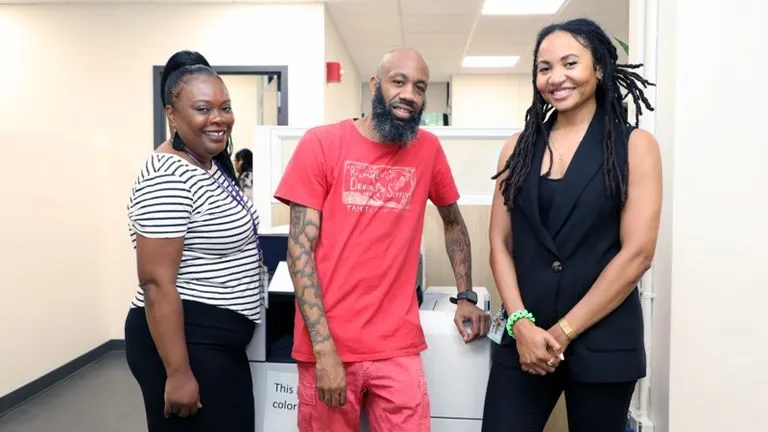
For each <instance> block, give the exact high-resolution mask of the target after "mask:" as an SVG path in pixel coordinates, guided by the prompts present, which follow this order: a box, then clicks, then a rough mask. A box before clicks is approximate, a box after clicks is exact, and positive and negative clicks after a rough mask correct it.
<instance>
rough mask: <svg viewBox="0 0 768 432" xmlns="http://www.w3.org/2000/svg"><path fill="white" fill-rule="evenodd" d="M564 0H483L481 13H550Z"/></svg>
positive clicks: (555, 11)
mask: <svg viewBox="0 0 768 432" xmlns="http://www.w3.org/2000/svg"><path fill="white" fill-rule="evenodd" d="M563 3H565V0H485V4H483V11H482V14H483V15H552V14H555V13H557V11H559V10H560V7H561V6H563Z"/></svg>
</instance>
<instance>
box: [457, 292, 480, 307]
mask: <svg viewBox="0 0 768 432" xmlns="http://www.w3.org/2000/svg"><path fill="white" fill-rule="evenodd" d="M459 300H466V301H468V302H470V303H472V304H474V305H476V304H477V293H476V292H474V291H472V290H466V291H462V292H460V293H458V294H457V295H456V297H451V303H453V304H458V303H459Z"/></svg>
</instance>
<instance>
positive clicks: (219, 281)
mask: <svg viewBox="0 0 768 432" xmlns="http://www.w3.org/2000/svg"><path fill="white" fill-rule="evenodd" d="M195 54H196V53H195ZM197 55H198V56H199V54H197ZM192 57H194V56H192ZM189 60H190V56H189V55H187V54H177V55H175V56H173V57H171V59H170V60H169V61H168V64H167V65H166V72H167V82H164V83H163V88H164V89H165V94H164V95H163V97H164V101H165V102H166V103H167V105H166V107H165V111H166V115H167V116H168V121H169V123H170V125H171V127H172V132H173V134H172V136H173V137H172V138H171V139H170V140H168V141H166V142H164V143H163V144H162V145H160V146H159V147H158V148H157V150H156V151H155V152H154V153H152V154H151V155H150V156H149V158H148V160H147V162H146V164H145V166H144V168H143V169H142V170H141V172H140V174H139V175H138V178H137V179H136V182H135V184H134V187H133V190H132V193H131V196H130V200H129V205H128V218H129V220H130V225H129V228H130V234H131V238H132V241H133V244H134V247H135V249H136V263H137V272H138V279H139V289H138V292H137V293H136V295H135V297H134V298H133V301H132V304H131V308H130V311H129V312H128V316H127V318H126V322H125V348H126V357H127V360H128V366H129V367H130V370H131V373H132V374H133V376H134V377H135V378H136V381H137V382H138V384H139V386H140V387H141V393H142V395H143V398H144V407H145V411H146V417H147V425H148V429H149V431H150V432H165V431H184V432H210V431H223V430H226V431H227V432H252V431H253V430H254V427H255V425H254V400H253V391H252V381H251V370H250V366H249V364H248V358H247V357H246V352H245V349H246V346H247V344H248V343H249V342H250V340H251V337H252V335H253V331H254V326H255V325H256V324H257V323H259V322H260V321H261V316H260V311H261V309H260V301H261V292H260V285H261V282H260V281H261V278H262V275H261V265H260V263H261V261H262V257H261V253H260V252H259V247H258V238H257V228H258V215H257V213H256V210H255V208H254V207H253V205H252V204H251V202H250V201H249V200H247V199H245V198H244V197H243V196H242V194H241V193H240V192H239V190H238V188H237V185H236V177H235V170H234V168H233V167H232V162H231V155H230V154H229V152H228V151H227V143H228V137H229V135H230V133H231V131H232V125H233V124H234V116H233V114H232V107H231V105H230V101H229V95H228V92H227V88H226V86H225V85H224V82H223V81H222V80H221V78H220V77H219V76H218V75H217V74H216V73H215V72H214V71H213V70H211V69H210V68H209V67H207V66H204V65H202V64H200V63H202V62H203V61H204V59H202V56H200V61H198V60H195V59H194V58H193V59H192V62H189Z"/></svg>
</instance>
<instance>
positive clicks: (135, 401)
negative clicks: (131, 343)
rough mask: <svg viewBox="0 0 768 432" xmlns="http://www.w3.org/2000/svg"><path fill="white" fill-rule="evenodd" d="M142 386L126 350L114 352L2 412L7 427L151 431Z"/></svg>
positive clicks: (19, 431) (0, 423) (21, 430)
mask: <svg viewBox="0 0 768 432" xmlns="http://www.w3.org/2000/svg"><path fill="white" fill-rule="evenodd" d="M146 430H147V427H146V423H145V420H144V407H143V405H142V402H141V393H140V392H139V387H138V385H137V384H136V382H135V381H134V380H133V376H131V373H130V371H129V370H128V365H127V364H126V362H125V352H122V351H115V352H111V353H109V354H107V355H105V356H104V357H102V358H101V359H100V360H99V361H97V362H95V363H93V364H92V365H90V366H88V367H87V368H85V369H83V370H81V371H79V372H78V373H76V374H75V375H73V376H72V377H70V378H69V379H67V380H66V381H63V382H61V383H59V384H57V385H56V386H54V387H53V388H51V389H49V390H48V391H47V392H45V393H43V394H41V395H39V396H38V397H36V398H35V399H33V400H31V401H29V402H28V403H26V404H25V405H23V406H21V407H19V408H17V409H15V410H13V411H11V412H9V413H8V414H6V415H4V416H2V417H0V431H2V432H140V431H146Z"/></svg>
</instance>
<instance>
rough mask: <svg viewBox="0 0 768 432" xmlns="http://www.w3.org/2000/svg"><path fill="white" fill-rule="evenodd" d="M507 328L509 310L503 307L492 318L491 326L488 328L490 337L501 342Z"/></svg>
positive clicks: (498, 342)
mask: <svg viewBox="0 0 768 432" xmlns="http://www.w3.org/2000/svg"><path fill="white" fill-rule="evenodd" d="M506 329H507V311H506V310H505V309H504V308H503V307H502V308H499V311H498V312H496V315H495V316H494V317H493V320H491V327H490V329H489V330H488V339H490V340H492V341H494V342H496V343H497V344H500V343H501V337H502V336H503V335H504V332H505V331H506Z"/></svg>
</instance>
